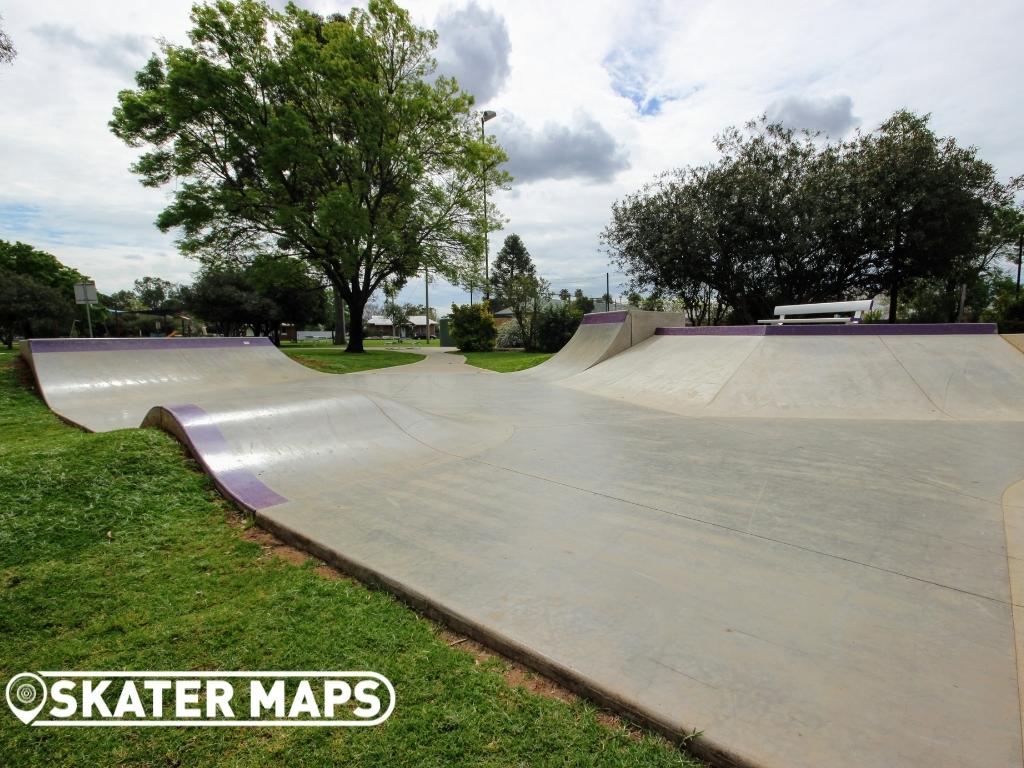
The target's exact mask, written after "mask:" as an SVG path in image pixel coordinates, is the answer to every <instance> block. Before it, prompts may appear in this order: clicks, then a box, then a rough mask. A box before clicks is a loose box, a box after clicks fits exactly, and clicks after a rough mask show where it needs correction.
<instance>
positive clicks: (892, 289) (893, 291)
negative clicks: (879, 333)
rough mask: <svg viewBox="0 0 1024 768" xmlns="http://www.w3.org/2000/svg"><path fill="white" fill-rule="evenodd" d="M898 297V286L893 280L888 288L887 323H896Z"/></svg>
mask: <svg viewBox="0 0 1024 768" xmlns="http://www.w3.org/2000/svg"><path fill="white" fill-rule="evenodd" d="M899 295H900V287H899V284H898V283H897V282H896V280H895V279H894V280H893V281H892V284H891V285H890V286H889V322H890V323H895V322H896V300H897V298H899Z"/></svg>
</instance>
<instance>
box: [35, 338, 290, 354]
mask: <svg viewBox="0 0 1024 768" xmlns="http://www.w3.org/2000/svg"><path fill="white" fill-rule="evenodd" d="M29 346H30V348H31V350H32V354H34V355H35V354H40V353H43V352H136V351H139V350H163V349H223V348H225V347H266V346H273V342H272V341H271V340H270V339H268V338H266V337H263V336H251V337H239V336H233V337H227V336H225V337H213V338H207V337H180V336H175V337H172V338H169V339H148V338H141V339H32V340H30V341H29Z"/></svg>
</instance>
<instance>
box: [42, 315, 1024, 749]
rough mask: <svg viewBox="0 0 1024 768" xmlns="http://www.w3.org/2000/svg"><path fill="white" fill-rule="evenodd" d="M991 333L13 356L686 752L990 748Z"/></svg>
mask: <svg viewBox="0 0 1024 768" xmlns="http://www.w3.org/2000/svg"><path fill="white" fill-rule="evenodd" d="M1019 347H1020V339H1019V338H1011V337H1005V338H1004V337H1001V336H1000V335H998V334H997V333H996V332H995V328H994V327H993V326H989V325H970V324H964V325H948V326H946V325H936V326H884V325H844V326H813V327H812V326H804V327H776V326H768V327H763V326H761V327H759V326H750V327H747V326H743V327H735V328H729V327H725V328H722V327H717V328H684V327H681V319H680V318H679V317H678V316H671V315H661V314H659V313H643V312H634V311H629V312H613V313H605V314H594V315H588V316H587V318H585V320H584V323H583V325H581V327H580V329H579V331H578V332H577V335H576V336H575V337H574V338H573V340H572V341H571V342H570V343H569V345H568V346H567V347H566V348H565V349H564V350H563V351H562V352H561V353H559V354H558V355H556V356H555V357H554V358H552V359H551V360H550V361H548V362H547V363H545V364H543V365H541V366H539V367H537V368H534V369H530V370H528V371H524V372H521V373H518V374H508V375H501V374H495V373H490V372H486V371H483V370H480V369H471V368H468V367H466V366H463V365H459V358H458V357H457V356H455V355H450V354H443V353H438V354H434V353H433V351H431V352H432V354H429V355H428V356H427V357H426V359H425V360H424V361H422V362H419V363H415V364H413V365H408V366H401V367H397V368H390V369H386V370H381V371H377V372H369V373H363V374H349V375H345V376H331V375H328V374H320V373H317V372H315V371H312V370H310V369H307V368H304V367H302V366H300V365H298V364H296V363H294V362H292V361H290V360H289V359H288V358H287V357H286V356H284V355H283V354H281V353H280V352H279V351H278V350H277V349H276V348H275V347H274V346H273V345H272V344H271V343H270V342H269V341H267V340H265V339H258V338H209V339H167V340H163V339H97V340H90V339H55V340H34V341H30V342H27V343H26V344H24V345H23V347H22V349H23V354H24V355H25V357H26V358H27V359H28V361H29V363H30V365H31V366H32V369H33V371H34V373H35V376H36V379H37V382H38V384H39V388H40V391H41V393H42V395H43V396H44V398H45V400H46V402H47V404H48V405H49V406H50V407H51V408H52V409H53V410H54V411H55V412H56V413H57V414H58V415H60V416H61V417H62V418H63V419H65V420H67V421H69V422H71V423H73V424H77V425H79V426H81V427H83V428H85V429H87V430H92V431H109V430H116V429H124V428H134V427H139V426H157V427H160V428H163V429H165V430H167V431H169V432H171V433H172V434H174V435H176V436H177V437H178V438H179V439H180V440H181V441H182V442H183V443H184V444H185V445H186V446H187V447H188V449H189V450H190V451H191V452H192V453H193V454H194V455H195V456H196V458H197V459H198V460H199V461H200V463H201V464H202V465H203V466H204V468H205V469H206V471H207V472H209V474H210V475H211V476H212V478H213V479H214V481H215V482H216V483H217V485H218V487H219V488H220V489H221V490H222V492H223V493H224V494H225V495H226V496H227V497H228V498H230V499H232V500H233V501H235V502H236V503H237V504H238V505H240V506H241V507H243V508H244V509H246V510H248V511H250V512H252V513H254V515H255V518H256V520H257V522H258V524H259V525H261V526H263V527H264V528H266V529H268V530H270V531H272V532H274V533H276V534H278V535H279V536H281V537H282V538H284V539H285V540H287V541H290V542H292V543H294V544H297V545H299V546H300V547H302V548H304V549H306V550H308V551H310V552H311V553H313V554H315V555H317V556H318V557H321V558H323V559H324V560H326V561H328V562H330V563H332V564H335V565H337V566H339V567H341V568H342V569H343V570H346V571H348V572H349V573H351V574H353V575H355V576H357V577H359V578H361V579H363V580H366V581H368V582H371V583H375V584H378V585H381V586H384V587H386V588H387V589H389V590H391V591H393V592H395V593H396V594H397V595H399V596H400V597H402V598H403V599H404V600H406V601H407V602H409V603H411V604H412V605H414V606H415V607H417V608H419V609H420V610H422V611H423V612H425V613H427V614H428V615H431V616H434V617H437V618H439V619H441V620H443V621H444V622H446V623H447V624H449V625H450V626H452V627H453V628H454V629H456V630H458V631H462V632H465V633H466V634H469V635H471V636H472V637H474V638H476V639H479V640H481V641H482V642H484V643H485V644H486V645H488V646H490V647H492V648H494V649H495V650H498V651H500V652H502V653H504V654H506V655H509V656H511V657H513V658H516V659H519V660H522V661H524V662H525V663H527V664H529V665H530V666H532V667H534V668H536V669H537V670H539V671H541V672H544V673H545V674H548V675H549V676H551V677H553V678H554V679H556V680H558V681H560V682H562V683H563V684H565V685H567V686H568V687H570V688H573V689H574V690H577V691H579V692H581V693H583V694H585V695H587V696H589V697H591V698H592V699H594V700H596V701H598V702H599V703H601V704H604V705H606V706H608V707H610V708H612V709H615V710H617V711H620V712H624V713H626V714H628V715H629V716H631V717H632V718H633V719H635V720H637V721H639V722H641V723H643V724H646V725H648V726H651V727H654V728H656V729H658V730H660V731H663V732H665V733H668V734H671V735H674V736H676V737H682V736H685V735H687V734H692V733H695V732H696V733H698V734H699V735H698V736H697V738H695V739H693V740H692V741H690V742H689V748H690V749H692V750H693V751H694V752H695V753H696V754H698V755H701V756H704V757H706V758H709V759H710V760H712V761H713V762H716V763H719V764H730V763H732V764H740V765H751V766H888V765H909V766H935V765H977V766H1015V765H1020V764H1021V759H1022V751H1021V750H1022V747H1021V697H1020V688H1019V684H1018V680H1019V670H1018V662H1017V655H1018V649H1019V650H1024V647H1022V646H1021V645H1020V642H1019V640H1018V638H1017V635H1016V633H1015V619H1016V623H1017V624H1019V623H1020V621H1021V620H1022V619H1024V614H1021V608H1020V606H1021V605H1022V603H1021V600H1022V598H1021V594H1022V590H1024V570H1021V568H1020V565H1019V563H1020V553H1021V552H1024V526H1022V519H1024V518H1022V516H1024V460H1022V458H1021V457H1022V456H1024V429H1022V428H1021V426H1022V425H1021V422H1022V421H1024V355H1022V353H1021V350H1020V348H1019ZM395 683H396V685H397V686H398V689H399V692H400V691H401V682H400V681H397V680H396V681H395Z"/></svg>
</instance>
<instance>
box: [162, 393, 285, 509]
mask: <svg viewBox="0 0 1024 768" xmlns="http://www.w3.org/2000/svg"><path fill="white" fill-rule="evenodd" d="M164 410H165V411H167V412H168V413H170V414H171V415H172V416H174V418H175V419H176V420H177V422H178V424H179V425H180V426H181V430H182V432H183V433H184V434H185V437H186V438H187V440H188V442H189V444H190V445H191V446H192V452H193V453H194V454H195V456H196V458H197V459H199V462H200V463H201V464H202V465H203V467H204V468H205V469H206V471H207V472H208V473H209V474H210V476H211V477H212V478H213V479H214V481H215V482H216V483H217V485H219V486H220V487H221V488H222V489H223V490H224V491H225V493H227V494H228V495H229V496H231V497H232V498H234V499H236V500H237V501H238V502H239V503H240V504H242V505H243V506H245V507H248V508H249V509H252V510H260V509H266V508H267V507H274V506H277V505H278V504H284V503H285V502H286V501H288V499H286V498H285V497H284V496H281V495H280V494H279V493H277V492H276V491H274V490H272V489H271V488H269V487H268V486H267V485H266V484H264V482H263V481H262V480H260V479H259V478H258V477H256V475H254V474H253V473H252V472H250V471H248V470H246V469H229V470H226V471H224V472H215V471H214V470H213V469H212V468H211V466H210V465H209V463H208V462H207V461H206V458H205V457H207V456H213V455H214V454H221V455H230V454H231V453H232V450H231V446H230V445H228V441H227V440H226V439H225V438H224V434H223V433H222V432H221V431H220V429H219V428H218V427H217V425H215V424H211V423H210V421H209V416H208V415H207V413H206V411H204V410H203V409H202V408H200V407H199V406H198V405H193V404H191V403H189V404H186V405H171V406H165V407H164Z"/></svg>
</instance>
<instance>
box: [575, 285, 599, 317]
mask: <svg viewBox="0 0 1024 768" xmlns="http://www.w3.org/2000/svg"><path fill="white" fill-rule="evenodd" d="M572 303H573V306H574V307H575V308H576V309H577V310H578V311H579V313H580V314H581V315H586V314H589V313H591V312H593V311H594V300H593V299H591V298H589V297H588V296H585V295H584V293H583V289H582V288H577V289H576V293H574V294H573V302H572Z"/></svg>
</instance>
